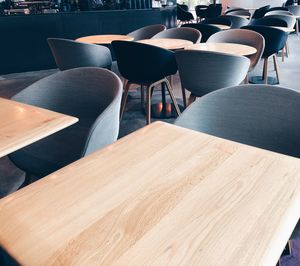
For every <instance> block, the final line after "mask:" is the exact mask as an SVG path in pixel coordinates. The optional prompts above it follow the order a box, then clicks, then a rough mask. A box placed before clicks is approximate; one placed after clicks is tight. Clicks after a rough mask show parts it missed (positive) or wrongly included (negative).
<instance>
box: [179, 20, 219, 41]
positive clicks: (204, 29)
mask: <svg viewBox="0 0 300 266" xmlns="http://www.w3.org/2000/svg"><path fill="white" fill-rule="evenodd" d="M181 27H189V28H194V29H196V30H198V31H200V32H201V35H202V37H201V42H202V43H203V42H206V41H207V40H208V38H209V37H210V36H211V35H213V34H215V33H217V32H219V31H221V29H220V28H218V27H216V26H213V25H209V24H200V23H190V24H185V25H182V26H181Z"/></svg>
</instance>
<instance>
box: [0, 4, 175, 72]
mask: <svg viewBox="0 0 300 266" xmlns="http://www.w3.org/2000/svg"><path fill="white" fill-rule="evenodd" d="M157 23H163V24H165V25H167V27H174V26H175V25H176V9H175V8H166V9H149V10H120V11H88V12H73V13H57V14H43V15H28V16H7V17H0V36H1V42H0V51H1V53H0V54H1V61H0V74H7V73H14V72H25V71H32V70H42V69H49V68H55V67H56V66H55V63H54V60H53V58H52V54H51V52H50V49H49V47H48V44H47V41H46V39H47V38H48V37H60V38H67V39H76V38H78V37H81V36H87V35H95V34H127V33H128V32H130V31H132V30H135V29H137V28H140V27H143V26H145V25H150V24H157Z"/></svg>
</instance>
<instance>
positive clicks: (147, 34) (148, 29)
mask: <svg viewBox="0 0 300 266" xmlns="http://www.w3.org/2000/svg"><path fill="white" fill-rule="evenodd" d="M166 28H167V27H166V26H165V25H162V24H156V25H149V26H145V27H142V28H140V29H137V30H135V31H132V32H130V33H128V34H127V35H128V36H131V37H133V38H134V40H135V41H139V40H144V39H150V38H152V37H153V36H154V35H155V34H157V33H159V32H161V31H164V30H166Z"/></svg>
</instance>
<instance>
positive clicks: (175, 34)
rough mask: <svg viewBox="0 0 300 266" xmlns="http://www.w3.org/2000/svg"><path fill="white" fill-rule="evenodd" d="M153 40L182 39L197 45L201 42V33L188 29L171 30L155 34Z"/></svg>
mask: <svg viewBox="0 0 300 266" xmlns="http://www.w3.org/2000/svg"><path fill="white" fill-rule="evenodd" d="M152 38H153V39H158V38H169V39H183V40H187V41H191V42H193V43H199V42H200V40H201V32H200V31H198V30H196V29H194V28H189V27H182V28H173V29H168V30H165V31H162V32H159V33H157V34H156V35H154V36H153V37H152Z"/></svg>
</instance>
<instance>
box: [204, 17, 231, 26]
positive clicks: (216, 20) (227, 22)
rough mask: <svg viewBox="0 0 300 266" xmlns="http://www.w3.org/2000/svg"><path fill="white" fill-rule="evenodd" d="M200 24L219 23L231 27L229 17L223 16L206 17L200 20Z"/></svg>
mask: <svg viewBox="0 0 300 266" xmlns="http://www.w3.org/2000/svg"><path fill="white" fill-rule="evenodd" d="M201 23H202V24H220V25H226V26H229V27H231V24H232V23H231V21H230V19H228V18H226V16H225V17H217V18H207V19H205V20H203V21H202V22H201Z"/></svg>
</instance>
